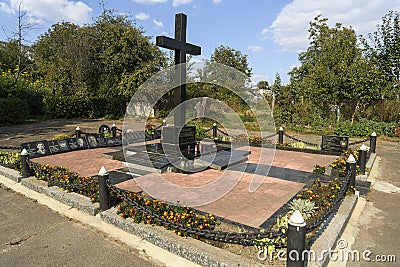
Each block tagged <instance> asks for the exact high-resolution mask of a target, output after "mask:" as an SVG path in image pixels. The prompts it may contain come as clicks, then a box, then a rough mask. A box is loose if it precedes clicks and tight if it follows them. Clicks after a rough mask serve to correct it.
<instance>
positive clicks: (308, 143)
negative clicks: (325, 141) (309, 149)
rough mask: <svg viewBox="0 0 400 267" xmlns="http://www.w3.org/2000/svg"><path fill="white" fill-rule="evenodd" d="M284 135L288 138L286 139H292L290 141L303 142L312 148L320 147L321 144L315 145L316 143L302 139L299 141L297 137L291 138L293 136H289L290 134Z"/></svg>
mask: <svg viewBox="0 0 400 267" xmlns="http://www.w3.org/2000/svg"><path fill="white" fill-rule="evenodd" d="M283 135H284V136H286V137H288V138H290V139H292V140H294V141H296V142H302V143H304V144H307V145H310V146H319V144H315V143H311V142H307V141H303V140H301V139H298V138H296V137H293V136H291V135H288V134H287V133H285V132H284V133H283Z"/></svg>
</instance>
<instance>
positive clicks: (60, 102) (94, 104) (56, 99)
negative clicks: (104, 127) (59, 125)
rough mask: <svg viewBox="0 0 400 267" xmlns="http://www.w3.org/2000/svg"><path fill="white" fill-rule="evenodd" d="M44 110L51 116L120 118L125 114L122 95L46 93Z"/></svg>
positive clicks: (124, 101)
mask: <svg viewBox="0 0 400 267" xmlns="http://www.w3.org/2000/svg"><path fill="white" fill-rule="evenodd" d="M44 103H45V112H46V115H49V116H50V117H52V118H89V117H90V118H102V117H107V118H110V119H116V118H121V117H123V116H124V114H125V110H126V99H125V98H124V97H113V98H107V99H106V98H100V97H82V96H61V95H56V96H52V95H48V96H46V98H45V100H44Z"/></svg>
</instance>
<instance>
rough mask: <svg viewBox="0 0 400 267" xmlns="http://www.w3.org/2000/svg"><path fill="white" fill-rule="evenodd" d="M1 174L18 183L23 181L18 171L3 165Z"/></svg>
mask: <svg viewBox="0 0 400 267" xmlns="http://www.w3.org/2000/svg"><path fill="white" fill-rule="evenodd" d="M0 174H1V175H4V176H5V177H7V178H8V179H10V180H12V181H14V182H17V183H19V182H21V179H22V176H21V174H19V172H18V171H16V170H13V169H10V168H6V167H3V166H0Z"/></svg>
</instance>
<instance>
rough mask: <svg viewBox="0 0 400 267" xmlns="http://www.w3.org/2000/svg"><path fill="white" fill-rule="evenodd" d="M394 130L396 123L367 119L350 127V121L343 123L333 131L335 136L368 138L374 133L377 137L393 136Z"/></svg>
mask: <svg viewBox="0 0 400 267" xmlns="http://www.w3.org/2000/svg"><path fill="white" fill-rule="evenodd" d="M394 128H396V123H393V122H392V123H388V122H376V121H372V120H367V119H361V120H360V121H359V122H355V123H353V125H351V122H350V121H348V120H347V121H344V122H342V123H340V124H339V126H338V127H336V129H335V134H337V135H347V136H350V137H368V136H370V135H371V134H372V133H373V132H376V134H377V135H378V136H380V135H386V136H391V137H393V136H394Z"/></svg>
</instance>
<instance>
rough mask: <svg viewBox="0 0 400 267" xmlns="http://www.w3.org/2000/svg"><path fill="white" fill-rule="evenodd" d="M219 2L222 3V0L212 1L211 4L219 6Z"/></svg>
mask: <svg viewBox="0 0 400 267" xmlns="http://www.w3.org/2000/svg"><path fill="white" fill-rule="evenodd" d="M221 1H222V0H213V3H214V4H219V3H221Z"/></svg>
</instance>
